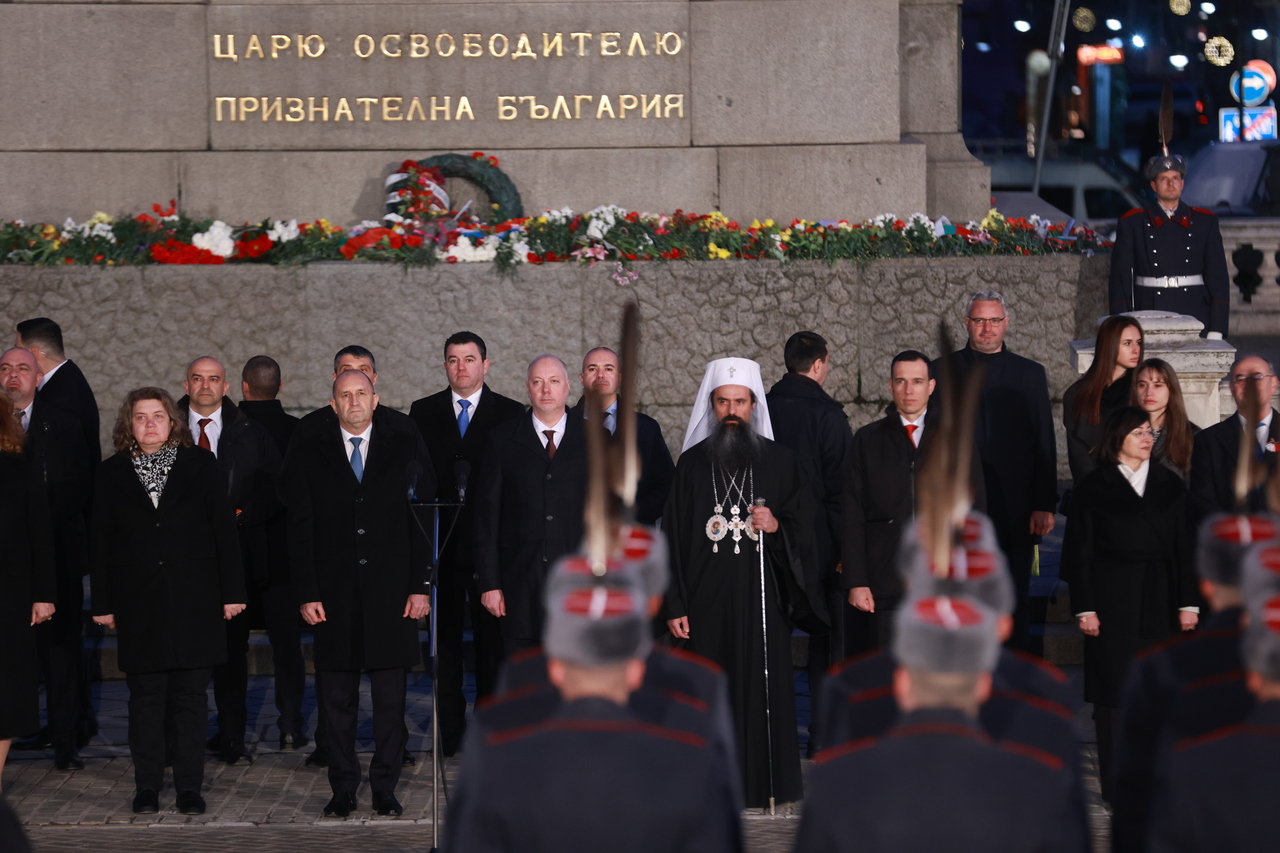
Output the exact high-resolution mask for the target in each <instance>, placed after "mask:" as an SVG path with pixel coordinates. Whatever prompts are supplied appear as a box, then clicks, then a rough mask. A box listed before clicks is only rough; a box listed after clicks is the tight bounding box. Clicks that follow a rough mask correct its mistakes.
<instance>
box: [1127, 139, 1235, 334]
mask: <svg viewBox="0 0 1280 853" xmlns="http://www.w3.org/2000/svg"><path fill="white" fill-rule="evenodd" d="M1186 174H1187V165H1186V163H1185V162H1183V160H1182V158H1181V157H1179V156H1178V155H1177V154H1165V155H1163V156H1158V157H1152V158H1151V159H1150V160H1149V161H1147V166H1146V176H1147V180H1149V181H1150V182H1151V189H1152V190H1153V191H1154V192H1155V196H1156V200H1155V203H1153V204H1148V205H1147V206H1146V207H1136V208H1134V209H1133V210H1131V211H1129V212H1128V213H1126V214H1125V215H1124V216H1122V217H1120V222H1119V223H1118V224H1117V226H1116V242H1115V248H1114V249H1113V250H1112V253H1111V278H1110V281H1109V286H1108V290H1109V292H1110V302H1111V313H1112V314H1123V313H1125V312H1126V311H1147V310H1157V311H1173V312H1175V313H1178V314H1189V315H1191V316H1192V317H1195V318H1196V319H1197V320H1199V321H1200V322H1202V323H1204V331H1203V332H1201V335H1202V336H1204V337H1209V338H1212V339H1215V340H1222V336H1223V335H1224V334H1226V331H1227V314H1228V311H1229V309H1230V307H1231V300H1230V294H1229V293H1228V289H1229V283H1228V278H1227V256H1226V253H1225V252H1224V251H1223V248H1222V234H1221V233H1220V232H1219V230H1218V218H1217V217H1216V216H1215V215H1214V214H1213V212H1212V211H1209V210H1205V209H1204V208H1200V207H1188V206H1187V204H1186V202H1184V201H1182V185H1183V179H1184V178H1185V177H1186Z"/></svg>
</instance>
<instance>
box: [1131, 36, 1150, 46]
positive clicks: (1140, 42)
mask: <svg viewBox="0 0 1280 853" xmlns="http://www.w3.org/2000/svg"><path fill="white" fill-rule="evenodd" d="M1133 46H1134V47H1146V46H1147V40H1146V39H1144V38H1143V37H1142V36H1134V37H1133Z"/></svg>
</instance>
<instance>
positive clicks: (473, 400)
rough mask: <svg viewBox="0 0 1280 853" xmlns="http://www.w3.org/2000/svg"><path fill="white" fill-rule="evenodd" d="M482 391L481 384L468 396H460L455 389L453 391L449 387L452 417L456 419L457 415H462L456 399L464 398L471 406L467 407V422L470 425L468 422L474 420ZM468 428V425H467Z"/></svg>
mask: <svg viewBox="0 0 1280 853" xmlns="http://www.w3.org/2000/svg"><path fill="white" fill-rule="evenodd" d="M483 393H484V386H483V385H481V386H480V387H479V388H477V389H476V393H474V394H472V395H471V396H470V397H462V396H460V395H459V394H458V392H457V391H454V390H453V389H452V388H450V389H449V396H451V397H452V398H453V419H454V420H455V421H456V420H457V419H458V418H459V417H461V416H462V407H461V406H459V405H458V401H459V400H466V401H467V402H468V403H470V404H471V408H469V409H467V424H468V425H470V423H471V422H472V421H473V420H475V417H476V406H478V405H480V395H481V394H483ZM468 428H470V427H469V426H468Z"/></svg>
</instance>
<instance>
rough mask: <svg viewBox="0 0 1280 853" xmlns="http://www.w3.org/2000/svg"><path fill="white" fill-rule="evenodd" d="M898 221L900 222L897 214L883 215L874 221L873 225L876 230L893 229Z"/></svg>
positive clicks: (872, 221)
mask: <svg viewBox="0 0 1280 853" xmlns="http://www.w3.org/2000/svg"><path fill="white" fill-rule="evenodd" d="M897 221H898V216H897V214H894V213H882V214H880V215H879V216H877V217H875V218H874V219H872V220H871V224H872V225H874V226H875V227H876V228H891V227H893V223H894V222H897Z"/></svg>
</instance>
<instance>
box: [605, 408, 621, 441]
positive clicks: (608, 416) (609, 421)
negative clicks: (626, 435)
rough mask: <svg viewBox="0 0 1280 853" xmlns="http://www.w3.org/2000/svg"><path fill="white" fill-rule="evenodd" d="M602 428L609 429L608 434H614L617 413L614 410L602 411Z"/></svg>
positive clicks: (616, 424) (616, 427)
mask: <svg viewBox="0 0 1280 853" xmlns="http://www.w3.org/2000/svg"><path fill="white" fill-rule="evenodd" d="M604 428H605V429H607V430H608V431H609V435H614V434H615V433H617V431H618V415H617V414H616V413H615V412H614V411H607V412H605V413H604Z"/></svg>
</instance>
